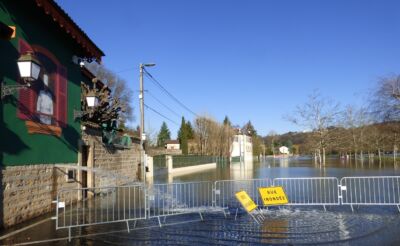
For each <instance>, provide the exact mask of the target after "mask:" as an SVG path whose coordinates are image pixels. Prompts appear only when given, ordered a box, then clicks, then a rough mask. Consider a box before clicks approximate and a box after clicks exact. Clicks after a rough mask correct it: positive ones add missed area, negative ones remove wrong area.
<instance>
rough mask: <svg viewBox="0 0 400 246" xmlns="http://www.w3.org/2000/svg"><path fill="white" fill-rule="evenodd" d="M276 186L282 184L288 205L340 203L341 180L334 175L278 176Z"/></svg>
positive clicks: (274, 182) (275, 180) (275, 181)
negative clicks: (333, 176) (309, 176)
mask: <svg viewBox="0 0 400 246" xmlns="http://www.w3.org/2000/svg"><path fill="white" fill-rule="evenodd" d="M273 184H274V186H282V187H283V189H284V191H285V193H286V195H287V197H288V201H289V203H288V204H287V205H323V206H325V205H339V204H340V201H339V192H338V187H339V180H338V179H337V178H332V177H318V178H317V177H315V178H276V179H274V181H273Z"/></svg>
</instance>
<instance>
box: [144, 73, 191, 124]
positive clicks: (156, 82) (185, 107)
mask: <svg viewBox="0 0 400 246" xmlns="http://www.w3.org/2000/svg"><path fill="white" fill-rule="evenodd" d="M143 70H144V72H145V75H146V76H147V77H148V78H150V80H151V81H152V82H153V83H154V84H155V85H157V86H158V87H159V88H160V89H161V90H162V91H163V92H164V93H166V94H167V95H168V96H170V97H171V98H172V99H173V100H174V101H175V102H176V103H178V104H179V105H181V106H182V107H183V108H184V109H186V110H187V111H189V112H190V113H192V114H193V115H194V116H196V117H199V116H198V115H197V114H196V113H195V112H193V111H192V110H191V109H189V108H188V107H187V106H186V105H184V104H183V103H182V102H181V101H179V100H178V99H177V98H176V97H175V96H174V95H172V94H171V93H170V92H169V91H168V90H167V89H165V88H164V86H162V85H161V83H160V82H159V81H158V80H157V79H155V78H154V77H153V76H152V75H151V74H150V73H149V72H147V70H146V69H143Z"/></svg>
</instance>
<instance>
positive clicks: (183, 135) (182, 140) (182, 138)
mask: <svg viewBox="0 0 400 246" xmlns="http://www.w3.org/2000/svg"><path fill="white" fill-rule="evenodd" d="M192 131H193V129H192ZM188 135H189V134H188V127H187V124H186V121H185V118H184V117H182V122H181V127H180V128H179V131H178V140H179V144H180V145H181V150H182V154H184V155H187V154H188Z"/></svg>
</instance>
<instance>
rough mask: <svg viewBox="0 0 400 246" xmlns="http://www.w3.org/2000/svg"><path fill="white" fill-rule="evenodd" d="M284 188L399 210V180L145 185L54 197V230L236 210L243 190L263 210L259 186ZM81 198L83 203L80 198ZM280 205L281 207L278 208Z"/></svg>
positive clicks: (319, 200) (313, 200) (310, 201)
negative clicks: (239, 193) (237, 193)
mask: <svg viewBox="0 0 400 246" xmlns="http://www.w3.org/2000/svg"><path fill="white" fill-rule="evenodd" d="M269 186H282V187H283V189H284V191H285V193H286V195H287V197H288V203H287V204H286V205H309V206H311V205H322V206H324V208H325V206H326V205H350V206H351V208H352V209H353V205H396V206H397V208H398V209H399V211H400V176H379V177H376V176H375V177H374V176H371V177H344V178H342V179H340V181H339V180H338V179H337V178H335V177H312V178H307V177H301V178H275V179H249V180H219V181H215V182H187V183H171V184H152V185H148V186H144V185H143V184H135V185H129V186H114V187H99V188H85V189H69V190H61V191H59V192H58V194H57V201H55V202H56V207H57V209H56V216H55V217H54V219H55V220H56V229H62V228H68V230H69V237H71V228H74V227H81V226H89V225H99V224H108V223H116V222H125V223H126V226H127V230H128V231H129V228H130V225H129V222H130V221H135V225H136V221H139V220H145V219H152V218H157V219H158V223H159V226H162V224H161V220H160V218H162V217H164V219H165V218H167V217H168V216H172V215H182V214H188V213H198V214H199V215H200V218H201V219H203V216H202V213H204V212H216V211H222V212H224V214H225V211H224V210H226V209H230V208H236V209H238V208H240V207H241V205H240V204H239V202H238V201H237V200H236V197H235V193H236V192H238V191H241V190H244V191H246V192H247V193H248V194H249V196H250V197H251V198H252V199H253V200H254V202H255V203H256V204H257V205H258V206H259V207H262V206H263V204H262V200H261V198H260V195H259V191H258V188H260V187H269ZM82 198H84V199H82ZM280 206H284V205H280Z"/></svg>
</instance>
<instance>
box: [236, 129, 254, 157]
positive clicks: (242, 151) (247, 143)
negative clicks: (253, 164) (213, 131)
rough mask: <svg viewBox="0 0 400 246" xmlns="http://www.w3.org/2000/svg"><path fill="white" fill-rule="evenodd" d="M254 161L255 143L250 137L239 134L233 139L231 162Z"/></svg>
mask: <svg viewBox="0 0 400 246" xmlns="http://www.w3.org/2000/svg"><path fill="white" fill-rule="evenodd" d="M252 160H253V142H252V138H251V137H250V136H247V135H246V134H242V133H240V132H239V133H238V134H237V135H235V136H234V137H233V143H232V151H231V161H232V162H239V161H245V162H246V161H252Z"/></svg>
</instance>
